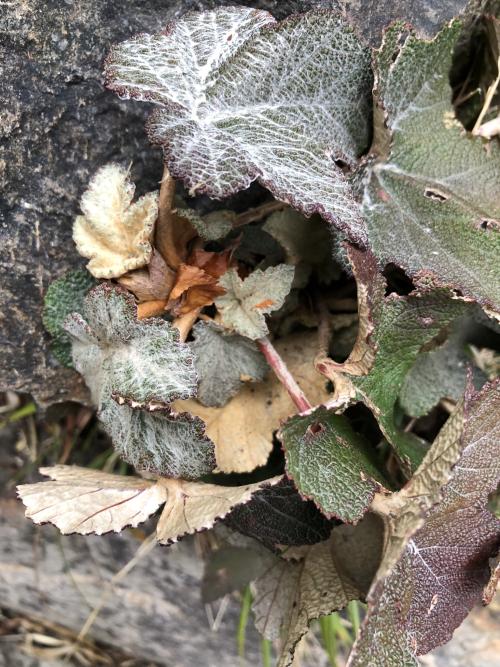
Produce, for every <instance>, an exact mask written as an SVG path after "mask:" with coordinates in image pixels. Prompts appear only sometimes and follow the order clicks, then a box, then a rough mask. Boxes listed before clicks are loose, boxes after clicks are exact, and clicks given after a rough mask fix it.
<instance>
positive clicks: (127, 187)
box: [73, 164, 158, 278]
mask: <svg viewBox="0 0 500 667" xmlns="http://www.w3.org/2000/svg"><path fill="white" fill-rule="evenodd" d="M134 191H135V186H134V185H133V183H132V182H131V181H130V179H129V177H128V171H127V170H126V169H123V168H122V167H120V166H119V165H117V164H109V165H106V166H105V167H102V168H101V169H99V171H98V172H97V173H96V175H95V176H94V178H93V179H92V181H91V182H90V186H89V189H88V190H87V191H86V192H85V194H84V195H83V197H82V201H81V207H82V212H83V215H80V216H78V217H77V218H76V220H75V224H74V225H73V240H74V241H75V243H76V248H77V250H78V252H79V253H80V255H83V257H89V258H90V262H89V263H88V264H87V269H88V270H89V271H90V273H91V274H92V275H93V276H95V277H96V278H118V277H120V276H121V275H123V274H124V273H127V271H131V270H132V269H137V268H139V267H141V266H145V265H146V264H147V263H148V262H149V260H150V258H151V253H152V252H153V248H152V245H151V240H152V237H153V228H154V224H155V220H156V217H157V215H158V193H157V192H150V193H148V194H147V195H144V197H141V198H140V199H138V200H137V201H136V202H135V203H132V199H133V197H134Z"/></svg>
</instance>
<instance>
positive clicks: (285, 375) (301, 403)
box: [257, 338, 312, 412]
mask: <svg viewBox="0 0 500 667" xmlns="http://www.w3.org/2000/svg"><path fill="white" fill-rule="evenodd" d="M257 345H258V346H259V348H260V351H261V352H262V354H263V355H264V356H265V358H266V361H267V363H268V364H269V365H270V366H271V368H272V369H273V371H274V373H275V374H276V377H277V378H278V380H279V381H280V382H281V384H282V385H283V386H284V387H285V389H286V390H287V392H288V393H289V394H290V398H291V399H292V401H293V402H294V404H295V406H296V408H297V410H298V411H299V412H305V411H306V410H310V409H311V408H312V405H311V403H310V402H309V401H308V400H307V398H306V396H305V394H304V392H303V391H302V389H301V388H300V387H299V385H298V384H297V382H296V381H295V378H294V377H293V375H292V374H291V373H290V371H289V370H288V368H287V366H286V364H285V362H284V361H283V359H282V358H281V357H280V355H279V354H278V352H277V350H276V348H275V347H274V345H273V344H272V343H271V341H270V340H269V338H259V340H258V341H257Z"/></svg>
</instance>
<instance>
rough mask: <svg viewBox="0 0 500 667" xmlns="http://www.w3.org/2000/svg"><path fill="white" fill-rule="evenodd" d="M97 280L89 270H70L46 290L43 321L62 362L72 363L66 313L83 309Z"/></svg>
mask: <svg viewBox="0 0 500 667" xmlns="http://www.w3.org/2000/svg"><path fill="white" fill-rule="evenodd" d="M95 284H96V281H95V280H94V279H93V278H92V276H91V275H90V273H89V272H88V271H70V272H69V273H67V274H66V275H64V276H62V277H61V278H58V279H57V280H54V282H52V283H51V284H50V285H49V288H48V290H47V293H46V294H45V301H44V307H43V314H42V318H43V324H44V327H45V328H46V329H47V331H48V332H49V333H50V335H51V336H52V338H53V340H52V347H51V349H52V352H53V353H54V356H55V357H56V358H57V359H58V361H60V362H61V364H63V366H69V367H71V366H73V360H72V358H71V340H70V338H69V336H68V334H67V333H66V332H65V331H64V329H63V322H64V320H65V319H66V317H67V316H68V315H69V314H70V313H72V312H74V311H77V312H79V311H81V310H82V308H83V299H84V297H85V295H86V293H87V292H88V291H89V290H90V288H91V287H94V285H95Z"/></svg>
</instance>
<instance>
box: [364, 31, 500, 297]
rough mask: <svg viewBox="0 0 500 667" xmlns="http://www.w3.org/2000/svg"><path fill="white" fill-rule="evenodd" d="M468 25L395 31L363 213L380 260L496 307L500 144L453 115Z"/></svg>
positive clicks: (379, 69)
mask: <svg viewBox="0 0 500 667" xmlns="http://www.w3.org/2000/svg"><path fill="white" fill-rule="evenodd" d="M462 28H463V24H462V22H460V21H453V22H452V23H451V24H450V25H449V26H448V27H446V28H444V29H443V30H442V31H441V32H440V33H439V34H438V35H437V36H436V37H435V38H434V39H433V40H430V41H426V40H423V39H419V38H418V37H416V36H415V35H414V34H411V33H410V34H408V27H407V26H406V25H401V24H395V25H393V26H392V27H390V28H389V29H388V30H387V32H386V35H385V39H384V43H383V45H382V47H381V49H380V50H379V51H378V52H377V55H376V58H375V71H376V88H375V96H376V99H377V100H378V103H379V107H380V109H379V111H380V113H379V114H378V116H379V118H380V119H381V120H380V121H379V124H378V126H376V131H375V132H376V136H375V146H376V147H377V148H378V149H379V151H380V157H379V159H378V160H377V161H376V162H375V163H374V164H373V165H372V166H370V167H369V169H368V173H369V179H367V185H366V189H365V192H364V197H363V201H364V214H365V216H366V219H367V225H368V236H369V245H370V247H371V249H372V250H373V252H374V253H375V255H376V256H377V257H378V259H379V260H380V261H381V262H383V263H384V264H385V263H387V262H394V263H395V264H398V265H399V266H402V267H403V268H404V269H405V270H406V271H407V272H408V273H409V274H410V275H412V276H419V275H425V276H426V277H427V278H428V279H431V280H432V281H434V282H435V283H437V284H440V285H443V286H451V287H454V288H456V289H458V290H460V292H461V293H462V294H464V295H466V296H468V297H472V298H473V299H476V300H477V301H479V303H481V304H482V305H488V306H489V307H492V308H494V309H496V310H498V309H500V272H499V266H500V265H499V262H498V255H499V251H500V234H499V230H498V226H499V221H500V201H499V198H498V182H499V179H500V147H499V145H498V142H496V141H495V142H491V143H490V144H489V146H488V148H487V149H486V147H485V146H484V144H483V141H482V139H480V138H477V137H476V138H474V137H472V136H471V135H467V133H466V132H465V130H464V129H463V127H462V126H461V125H460V123H459V122H458V121H457V120H456V119H455V115H454V110H453V106H452V103H451V88H450V83H449V73H450V68H451V62H452V56H453V52H454V48H455V46H456V44H457V41H458V40H459V38H460V35H461V32H462ZM495 66H496V65H495ZM384 116H385V118H384ZM382 118H384V124H385V126H384V125H383V123H382Z"/></svg>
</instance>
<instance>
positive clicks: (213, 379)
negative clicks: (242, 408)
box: [190, 322, 269, 407]
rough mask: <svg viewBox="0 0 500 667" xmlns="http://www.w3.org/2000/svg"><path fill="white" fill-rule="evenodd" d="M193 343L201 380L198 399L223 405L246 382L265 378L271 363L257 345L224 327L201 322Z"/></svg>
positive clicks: (206, 402)
mask: <svg viewBox="0 0 500 667" xmlns="http://www.w3.org/2000/svg"><path fill="white" fill-rule="evenodd" d="M193 334H194V340H193V342H192V343H190V346H191V349H192V351H193V354H194V358H195V363H196V370H197V372H198V377H199V384H198V395H197V400H198V401H199V402H200V403H202V404H203V405H206V406H208V407H222V406H224V405H225V404H226V403H227V402H228V401H229V399H231V398H232V397H233V396H235V395H236V394H237V393H238V391H239V390H240V389H242V388H243V386H244V383H246V382H262V380H264V378H265V376H266V374H267V372H268V371H269V367H268V365H267V363H266V360H265V359H264V357H263V355H262V353H261V352H260V350H259V349H258V348H257V346H256V345H255V344H254V343H253V342H252V341H249V340H248V338H244V337H243V336H238V335H232V334H226V333H225V332H224V330H223V329H222V328H221V327H218V326H217V325H215V324H212V323H209V322H198V324H196V325H195V326H194V327H193Z"/></svg>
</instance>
